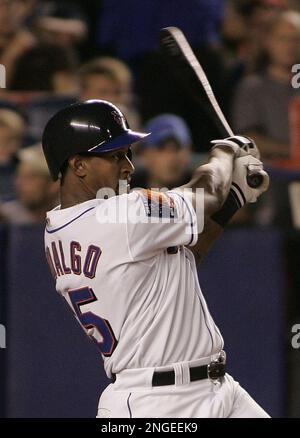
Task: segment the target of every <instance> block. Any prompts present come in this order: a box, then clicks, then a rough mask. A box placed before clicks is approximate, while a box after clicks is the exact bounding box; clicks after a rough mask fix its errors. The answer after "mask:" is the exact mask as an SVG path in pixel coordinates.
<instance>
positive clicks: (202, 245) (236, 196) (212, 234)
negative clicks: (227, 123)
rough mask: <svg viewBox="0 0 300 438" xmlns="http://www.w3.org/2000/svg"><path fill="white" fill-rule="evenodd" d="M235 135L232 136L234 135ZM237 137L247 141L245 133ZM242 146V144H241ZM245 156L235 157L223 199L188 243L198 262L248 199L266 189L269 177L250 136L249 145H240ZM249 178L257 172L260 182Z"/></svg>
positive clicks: (254, 197)
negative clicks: (250, 180)
mask: <svg viewBox="0 0 300 438" xmlns="http://www.w3.org/2000/svg"><path fill="white" fill-rule="evenodd" d="M234 138H235V137H231V139H234ZM237 138H238V140H241V139H242V140H243V141H245V142H248V141H249V140H251V139H249V138H248V137H241V136H238V137H237ZM241 147H242V148H243V146H241ZM243 153H245V155H244V156H242V157H239V158H237V159H235V161H234V170H233V174H232V183H231V187H230V191H229V193H228V195H227V198H226V201H225V203H224V204H223V205H222V207H221V208H220V209H219V210H218V211H217V212H215V213H213V214H212V215H211V216H210V217H207V216H206V217H205V223H204V230H203V232H202V233H201V234H199V236H198V241H197V243H196V245H194V246H193V247H191V248H190V249H191V251H192V252H193V254H194V257H195V260H196V263H197V264H199V263H200V262H201V261H202V260H203V258H204V256H205V255H206V254H207V252H208V251H209V250H210V248H211V247H212V246H213V244H214V242H215V241H216V240H217V239H218V238H219V237H220V236H221V234H222V233H223V230H224V227H225V226H226V225H227V223H228V222H229V221H230V219H231V218H232V217H233V216H234V215H235V213H236V212H237V211H238V210H239V209H240V208H242V207H243V206H244V205H246V204H247V203H253V202H256V201H257V199H258V197H259V196H260V195H261V194H262V193H263V192H265V191H266V190H267V189H268V186H269V177H268V175H267V173H266V172H265V171H264V170H263V163H262V162H261V161H260V160H259V159H258V158H259V156H260V154H259V151H258V149H257V146H256V144H255V143H254V142H253V141H252V140H251V147H247V148H246V149H245V148H243ZM249 172H250V173H251V174H252V178H253V177H254V176H255V175H257V176H258V177H260V178H261V183H260V185H258V186H257V187H251V183H250V185H249V179H248V175H249Z"/></svg>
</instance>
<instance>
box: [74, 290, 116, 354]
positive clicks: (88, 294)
mask: <svg viewBox="0 0 300 438" xmlns="http://www.w3.org/2000/svg"><path fill="white" fill-rule="evenodd" d="M69 297H70V300H71V303H72V306H73V308H74V310H75V313H76V315H77V317H78V319H79V321H80V322H81V324H82V325H83V327H84V328H85V329H86V330H88V329H95V330H97V331H98V333H99V335H100V338H101V340H100V341H99V340H98V339H99V336H97V337H96V336H93V335H90V337H91V338H92V339H93V341H94V342H95V343H96V344H97V346H98V348H99V349H100V351H101V353H102V354H103V356H105V357H109V356H111V355H112V353H113V352H114V349H115V348H116V346H117V343H118V342H117V340H116V338H115V335H114V332H113V331H112V328H111V326H110V324H109V322H108V321H107V320H106V319H103V318H100V316H98V315H95V313H92V312H85V313H83V312H82V311H81V306H84V305H85V304H89V303H93V302H94V301H97V298H96V296H95V294H94V292H93V290H92V289H91V288H89V287H83V288H82V289H75V290H70V291H69ZM97 338H98V339H97Z"/></svg>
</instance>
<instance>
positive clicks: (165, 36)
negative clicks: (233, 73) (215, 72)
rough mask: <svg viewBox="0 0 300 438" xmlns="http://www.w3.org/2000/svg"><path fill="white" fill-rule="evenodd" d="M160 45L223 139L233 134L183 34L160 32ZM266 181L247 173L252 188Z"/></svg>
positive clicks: (168, 29) (172, 29)
mask: <svg viewBox="0 0 300 438" xmlns="http://www.w3.org/2000/svg"><path fill="white" fill-rule="evenodd" d="M159 44H160V49H161V51H162V54H163V55H164V57H165V59H166V60H167V61H168V63H169V64H170V67H171V69H172V71H173V73H174V75H175V76H176V77H177V79H178V80H180V81H181V83H182V86H183V87H184V88H185V89H186V91H187V92H188V93H189V94H190V96H191V97H192V98H193V99H194V100H195V101H196V102H197V103H198V104H200V105H201V107H203V108H205V109H206V111H207V112H208V114H209V116H210V118H211V120H212V122H213V124H214V127H215V129H216V132H218V134H219V135H220V136H222V137H231V136H233V135H234V133H233V131H232V129H231V127H230V126H229V123H228V122H227V120H226V118H225V116H224V114H223V111H222V110H221V108H220V105H219V104H218V101H217V99H216V97H215V95H214V92H213V90H212V88H211V86H210V83H209V81H208V79H207V76H206V74H205V72H204V70H203V68H202V67H201V65H200V63H199V61H198V59H197V58H196V56H195V54H194V52H193V50H192V48H191V46H190V45H189V43H188V41H187V39H186V37H185V36H184V34H183V32H182V31H181V30H180V29H178V28H177V27H165V28H163V29H161V30H160V33H159ZM262 182H263V177H262V175H260V174H257V173H256V174H255V173H250V172H249V173H248V175H247V183H248V185H249V186H250V187H252V188H257V187H259V186H260V185H261V184H262Z"/></svg>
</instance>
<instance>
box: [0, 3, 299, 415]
mask: <svg viewBox="0 0 300 438" xmlns="http://www.w3.org/2000/svg"><path fill="white" fill-rule="evenodd" d="M169 25H174V26H178V27H180V28H181V29H182V30H183V32H184V33H185V35H186V36H187V38H188V40H189V41H190V43H191V45H192V47H193V49H194V51H195V54H196V56H197V57H198V59H199V60H200V62H201V64H202V65H203V68H204V70H205V71H206V73H207V76H208V78H209V80H210V82H211V85H212V88H213V90H214V91H215V94H216V97H217V99H218V100H219V102H220V104H221V107H222V109H223V111H224V113H225V115H226V117H227V118H228V120H229V122H230V124H231V125H232V127H233V129H234V131H235V132H236V133H240V134H246V135H249V136H251V137H252V138H254V139H255V140H256V141H257V144H258V145H259V147H260V150H261V154H262V158H263V160H264V163H265V165H266V167H267V169H268V170H269V172H270V175H271V182H272V183H271V187H270V190H269V192H268V193H267V194H266V195H264V196H263V197H262V199H261V200H260V201H259V202H258V203H257V204H255V205H253V206H252V205H251V206H250V207H249V206H248V207H247V208H245V209H243V210H242V211H241V212H239V213H238V214H237V215H236V217H235V218H234V219H233V221H232V223H231V225H230V227H231V228H232V229H235V228H238V229H240V228H245V229H246V230H249V229H251V228H255V229H257V228H258V229H260V230H270V229H274V227H275V228H276V230H280V232H282V233H284V236H285V239H286V240H285V243H284V248H285V250H286V251H287V252H286V253H284V254H287V256H286V257H284V261H283V264H285V263H286V264H287V265H288V270H289V271H288V272H287V271H285V273H284V275H285V276H287V278H288V283H289V285H290V289H289V291H290V292H289V297H290V298H289V300H287V299H286V297H285V298H284V299H283V303H284V304H283V305H284V308H283V309H282V311H283V313H284V322H283V324H284V325H285V332H284V334H283V335H282V337H283V341H282V343H283V347H282V348H283V349H284V348H285V349H286V351H287V354H286V356H285V359H284V361H285V362H284V363H285V364H289V365H290V368H288V369H289V375H290V376H291V375H292V374H293V372H292V371H291V369H292V365H291V362H293V360H294V359H292V358H291V354H292V353H291V351H290V347H289V342H290V340H289V327H290V325H291V324H292V323H296V322H298V323H300V316H299V315H300V311H299V305H300V303H299V289H298V285H299V275H298V270H299V268H298V267H297V260H298V254H299V252H298V251H299V249H300V245H299V240H300V239H299V236H298V234H297V232H298V230H299V228H300V189H299V187H300V103H299V102H300V100H299V99H300V91H299V90H300V88H298V87H297V85H298V83H297V81H296V74H297V71H300V1H299V0H164V1H159V0H151V1H149V0H143V1H139V0H126V1H120V0H89V1H84V0H77V1H76V0H72V1H71V0H69V1H67V0H60V1H58V0H57V1H56V0H49V1H39V0H0V64H3V65H4V66H5V69H6V78H5V79H6V88H2V89H0V223H2V225H3V227H6V229H7V227H9V226H16V225H18V226H23V225H28V226H29V225H34V224H41V225H42V224H43V223H44V220H45V213H46V211H48V210H49V209H51V208H53V207H54V206H55V205H57V203H58V185H57V184H56V183H53V182H51V180H50V177H49V173H48V170H47V166H46V163H45V160H44V158H43V154H42V151H41V145H40V141H41V133H42V131H43V128H44V126H45V124H46V122H47V121H48V119H49V118H50V117H51V116H52V115H53V114H54V113H55V112H56V111H58V110H59V109H61V108H63V107H65V106H66V105H68V104H71V103H73V102H76V101H78V100H82V101H84V100H87V99H105V100H109V101H111V102H113V103H115V104H116V105H118V106H119V107H120V109H121V110H122V111H123V112H124V113H125V115H126V117H127V119H128V121H129V124H130V126H131V127H132V128H135V129H140V130H145V131H148V130H150V131H151V132H153V135H152V136H151V137H149V140H148V141H147V142H144V143H141V144H139V145H137V147H135V150H134V153H135V165H136V172H135V176H134V179H133V182H132V185H133V186H139V187H153V188H161V187H169V188H171V187H174V186H177V185H181V184H183V183H185V182H187V180H188V179H189V178H190V176H191V172H192V170H193V168H195V166H196V165H199V164H200V163H201V162H203V161H204V160H205V159H206V156H207V152H208V150H209V148H210V144H209V143H210V140H212V139H215V138H216V137H217V138H218V133H217V132H216V131H215V128H214V126H213V125H212V122H211V121H210V119H209V117H208V115H207V114H206V112H205V109H203V108H201V107H199V106H198V105H196V104H195V103H194V102H193V101H192V100H191V99H190V98H189V97H188V96H187V95H186V93H185V91H184V90H183V89H182V88H181V86H180V84H178V83H177V82H176V80H175V79H174V78H173V75H172V72H171V71H170V69H169V67H168V66H167V65H166V63H165V61H164V59H163V57H162V55H161V54H160V52H159V50H158V44H157V35H158V31H159V29H160V28H162V27H165V26H169ZM297 64H299V68H298V70H292V69H293V66H295V65H297ZM294 68H295V67H294ZM293 78H294V81H293ZM298 82H299V87H300V78H299V81H298ZM293 85H294V86H293ZM266 232H267V231H266ZM0 240H1V239H0ZM0 252H1V249H0ZM0 257H1V255H0ZM288 261H289V263H288ZM299 266H300V264H299ZM297 275H298V277H297ZM295 285H296V286H295ZM0 286H1V282H0ZM297 291H298V294H297ZM266 311H267V310H266ZM0 317H1V312H0ZM3 318H4V316H3ZM297 318H298V320H297ZM4 319H5V318H4ZM0 322H1V319H0ZM287 345H288V346H287ZM288 353H290V355H289V354H288ZM297 364H299V361H298V362H297ZM295 372H296V371H295ZM0 381H1V379H0ZM295 388H296V384H295V383H294V381H293V382H292V383H291V382H290V384H289V388H287V387H285V388H284V391H283V392H284V394H285V397H286V399H285V400H287V399H288V400H289V403H287V404H285V406H284V407H283V406H282V409H281V414H282V415H283V414H285V415H294V416H295V415H296V414H297V413H298V414H299V415H300V396H299V394H300V389H299V387H298V398H297V396H296V395H295V394H296V392H295V391H296V389H295ZM294 390H295V391H294ZM293 391H294V392H293ZM287 393H288V394H289V396H287ZM291 400H292V401H291Z"/></svg>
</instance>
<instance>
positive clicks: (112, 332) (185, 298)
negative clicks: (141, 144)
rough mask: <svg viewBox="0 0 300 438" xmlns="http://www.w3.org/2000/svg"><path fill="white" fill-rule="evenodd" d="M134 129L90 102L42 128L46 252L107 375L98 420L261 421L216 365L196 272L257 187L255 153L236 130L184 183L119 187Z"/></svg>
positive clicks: (109, 108)
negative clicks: (56, 202) (51, 189)
mask: <svg viewBox="0 0 300 438" xmlns="http://www.w3.org/2000/svg"><path fill="white" fill-rule="evenodd" d="M145 135H147V134H142V133H139V132H134V131H132V130H130V128H129V126H128V124H127V122H126V120H125V117H124V115H123V114H122V113H121V112H120V110H119V109H118V108H117V107H116V106H114V105H112V104H111V103H109V102H106V101H101V100H90V101H87V102H83V103H78V104H74V105H72V106H70V107H67V108H65V109H63V110H61V111H59V112H58V113H57V114H56V115H55V116H54V117H53V118H52V119H51V120H50V121H49V122H48V124H47V126H46V128H45V131H44V134H43V149H44V153H45V157H46V159H47V163H48V166H49V169H50V172H51V175H52V177H53V179H54V180H57V179H60V195H61V205H60V206H59V207H57V208H55V209H54V210H52V211H50V212H49V213H48V214H47V224H46V230H45V249H46V257H47V260H48V263H49V266H50V269H51V272H52V274H53V276H54V277H55V279H56V289H57V291H58V293H59V294H60V295H61V296H62V297H63V298H64V299H65V300H66V301H67V303H68V304H69V306H70V307H71V309H72V310H73V312H74V314H75V316H76V318H77V319H78V321H79V322H80V324H81V326H82V327H83V329H84V330H85V332H86V333H87V335H88V336H89V337H90V338H91V339H92V340H93V341H94V342H95V344H96V346H97V347H98V348H99V350H100V352H101V354H102V356H103V359H104V366H105V371H106V373H107V375H108V377H110V378H111V379H112V382H113V383H111V384H110V385H108V387H107V388H106V389H105V391H104V392H103V393H102V395H101V397H100V401H99V408H98V417H111V418H114V417H125V418H126V417H127V418H131V417H156V418H157V417H168V418H171V417H185V418H196V417H267V416H268V415H267V414H266V412H265V411H264V410H263V409H262V408H261V407H260V406H259V405H258V404H257V403H256V402H255V401H254V400H253V399H252V398H251V397H250V396H249V395H248V394H247V392H246V391H245V390H244V389H242V388H241V387H240V386H239V384H238V383H237V382H236V381H234V379H233V378H232V377H231V376H230V375H228V374H227V373H226V356H225V352H224V351H223V339H222V336H221V334H220V332H219V330H218V328H217V326H216V325H215V323H214V321H213V319H212V317H211V315H210V313H209V310H208V308H207V305H206V302H205V300H204V297H203V295H202V292H201V289H200V286H199V282H198V276H197V269H196V264H197V263H198V262H199V261H200V260H201V258H202V256H203V255H204V254H205V253H206V252H207V250H208V249H209V247H210V245H211V244H212V242H213V241H214V240H215V239H216V238H217V236H218V235H219V234H220V233H221V231H222V229H223V227H224V226H225V225H226V223H227V222H228V220H229V219H230V218H231V217H232V216H233V214H234V213H235V212H236V211H237V210H238V209H239V208H240V207H242V206H243V205H244V204H245V203H248V202H255V200H256V199H257V197H258V196H259V195H260V194H261V193H262V192H264V191H265V190H266V189H267V187H268V183H269V180H268V175H267V174H266V172H265V171H264V170H263V165H262V163H261V162H260V161H259V159H257V158H255V156H258V150H257V148H256V147H255V145H254V144H253V142H252V141H251V140H250V139H248V138H246V137H241V136H237V137H230V138H228V139H224V140H216V141H214V142H213V147H212V150H211V152H210V157H209V160H208V162H207V163H206V164H204V165H202V166H200V167H198V168H197V169H196V170H195V172H194V175H193V178H192V179H191V181H190V182H189V184H187V185H186V186H185V187H178V188H176V189H173V190H170V191H167V192H165V193H159V192H154V191H151V190H135V191H132V192H129V191H128V193H127V191H126V192H125V193H121V191H120V187H121V188H122V187H123V186H124V181H125V184H126V185H127V184H129V183H130V178H131V175H132V173H133V171H134V167H133V165H132V162H131V151H130V146H131V144H132V143H134V142H136V141H137V140H140V139H141V138H143V137H144V136H145ZM249 172H252V173H253V172H254V173H257V174H259V175H260V176H261V178H262V180H263V183H262V185H260V187H259V188H256V189H255V188H251V187H249V185H248V183H247V174H249ZM120 180H121V181H122V182H123V186H122V184H119V181H120ZM201 188H202V189H204V190H199V189H201ZM187 189H189V190H187ZM197 189H198V190H197ZM203 192H204V193H203ZM99 193H100V194H101V193H102V195H101V196H100V195H99ZM97 194H98V195H97ZM199 205H200V207H201V208H199ZM203 222H204V229H202V228H203V227H202V225H203Z"/></svg>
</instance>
